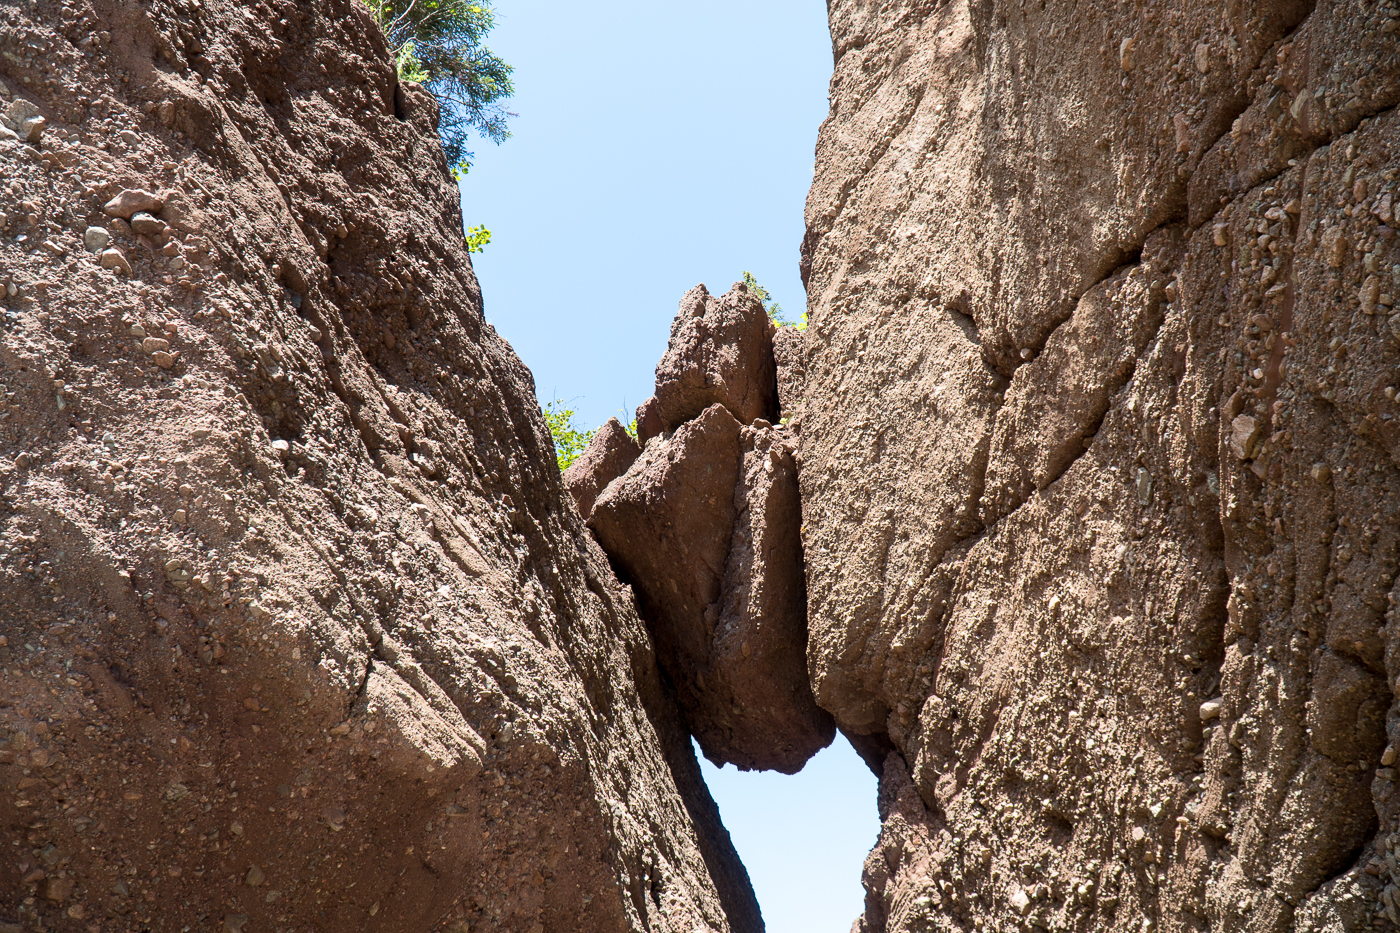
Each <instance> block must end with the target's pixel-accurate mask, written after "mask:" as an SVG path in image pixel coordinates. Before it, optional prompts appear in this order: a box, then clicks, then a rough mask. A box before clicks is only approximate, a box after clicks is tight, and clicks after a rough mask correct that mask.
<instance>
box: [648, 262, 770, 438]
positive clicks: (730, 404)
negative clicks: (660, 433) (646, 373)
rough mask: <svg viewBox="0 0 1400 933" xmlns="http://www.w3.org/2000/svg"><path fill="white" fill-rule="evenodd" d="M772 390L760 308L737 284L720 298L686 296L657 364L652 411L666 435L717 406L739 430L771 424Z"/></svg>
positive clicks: (695, 292) (694, 292)
mask: <svg viewBox="0 0 1400 933" xmlns="http://www.w3.org/2000/svg"><path fill="white" fill-rule="evenodd" d="M776 390H777V383H776V381H775V374H774V366H773V325H772V323H771V322H770V321H769V320H768V313H767V312H766V311H765V310H764V308H763V302H761V301H759V300H758V297H757V296H756V295H754V294H752V293H751V292H750V291H749V290H748V289H747V288H745V287H744V285H743V283H742V282H740V283H735V285H734V287H733V288H731V289H730V290H729V291H728V292H727V293H726V294H725V295H724V296H723V297H722V298H715V297H714V296H712V295H711V294H710V293H709V291H707V290H706V288H705V286H703V285H697V286H695V287H694V288H692V289H691V290H690V291H688V292H686V293H685V297H683V298H682V299H681V303H680V310H679V311H677V313H676V317H675V320H674V321H672V323H671V339H670V342H669V343H668V344H667V347H666V353H665V355H664V356H662V357H661V362H659V363H657V364H656V395H655V399H656V411H657V414H659V415H660V416H661V421H662V423H663V424H664V425H665V426H666V429H667V430H674V429H675V428H677V427H679V426H680V425H681V424H684V423H685V422H687V421H689V420H690V419H692V418H695V417H697V416H698V415H699V414H700V412H702V411H704V410H705V409H706V408H708V407H710V406H711V405H714V404H716V403H718V404H720V405H723V406H724V407H725V408H728V409H729V411H730V414H732V415H733V416H734V417H735V418H737V419H738V420H739V421H740V422H742V423H744V424H750V423H752V422H753V421H754V420H755V419H757V418H770V419H771V418H772V417H773V413H774V409H775V408H776V406H777V398H776ZM643 443H645V441H644V442H643Z"/></svg>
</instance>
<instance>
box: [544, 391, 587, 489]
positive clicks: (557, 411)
mask: <svg viewBox="0 0 1400 933" xmlns="http://www.w3.org/2000/svg"><path fill="white" fill-rule="evenodd" d="M575 414H576V412H575V411H574V410H573V409H572V408H568V407H566V406H565V403H564V400H563V399H555V400H554V401H552V402H548V403H546V404H545V406H544V421H545V424H547V425H549V433H550V436H551V437H553V438H554V459H555V460H556V461H557V462H558V464H559V472H560V473H563V472H564V471H565V470H567V469H568V468H569V466H570V465H571V464H573V462H574V461H575V460H577V459H578V458H579V454H581V453H583V449H584V448H585V447H587V446H588V444H589V442H590V441H592V440H593V435H594V434H597V433H598V432H597V430H596V429H595V430H592V431H580V430H579V429H578V428H576V427H574V415H575Z"/></svg>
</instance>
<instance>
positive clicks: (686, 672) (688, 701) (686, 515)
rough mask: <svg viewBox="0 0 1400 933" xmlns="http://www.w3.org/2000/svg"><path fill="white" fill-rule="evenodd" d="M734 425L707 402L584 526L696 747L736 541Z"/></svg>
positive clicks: (707, 734)
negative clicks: (638, 618)
mask: <svg viewBox="0 0 1400 933" xmlns="http://www.w3.org/2000/svg"><path fill="white" fill-rule="evenodd" d="M739 429H740V425H739V422H737V421H735V420H734V416H733V415H731V414H730V413H729V410H728V409H726V408H725V407H724V406H723V405H712V406H710V407H709V408H707V409H705V411H704V412H703V413H702V414H701V415H700V417H699V418H697V419H695V420H694V421H691V422H688V423H686V424H683V425H681V426H680V427H679V428H677V429H676V431H675V432H674V433H673V434H672V435H671V436H670V437H668V438H665V439H664V440H659V441H653V442H652V443H650V444H648V445H647V447H646V450H644V451H642V455H641V456H640V457H638V458H637V461H636V462H635V463H633V464H632V468H631V469H630V470H628V471H627V473H626V475H624V476H623V477H622V478H621V479H619V480H618V481H617V482H615V483H613V484H611V485H610V486H609V487H608V488H607V489H606V490H604V492H603V494H602V495H601V496H600V497H599V498H598V501H597V503H596V504H595V505H594V507H593V517H592V518H591V519H590V522H589V525H590V527H591V528H592V529H593V531H594V532H595V533H596V534H597V535H598V540H599V542H600V543H601V544H602V545H603V549H604V550H605V551H606V552H607V554H608V556H609V557H610V558H611V559H612V560H613V562H614V563H615V564H616V565H617V566H618V568H619V569H620V570H621V571H622V574H623V578H624V582H627V583H630V584H631V585H632V588H633V589H634V590H636V592H637V595H638V597H639V598H640V603H641V608H642V614H643V616H644V617H645V618H647V619H648V620H649V622H650V626H651V631H652V636H653V638H654V639H655V641H656V650H657V654H658V656H659V658H660V659H661V661H662V667H663V668H664V670H665V671H666V672H667V674H669V675H670V677H671V680H672V681H673V682H674V683H675V685H676V690H677V693H678V695H679V699H680V703H681V706H682V708H683V709H685V711H686V713H685V715H686V721H687V723H688V724H689V725H690V728H691V731H692V732H694V733H695V735H696V737H697V738H698V739H699V740H700V747H701V748H702V749H706V750H709V749H712V748H713V749H718V748H721V747H723V746H722V743H723V738H722V735H720V734H716V733H713V731H712V729H711V727H710V725H709V719H710V717H709V716H708V715H707V714H706V713H705V712H703V711H704V710H706V709H707V708H708V706H709V702H708V701H707V697H708V696H709V692H708V689H707V684H706V681H705V675H706V672H707V671H708V669H709V667H710V643H711V641H712V639H713V633H714V628H715V623H716V621H717V618H718V614H719V608H720V593H721V584H722V582H723V579H724V566H725V562H726V561H727V560H728V558H729V544H730V539H731V538H732V537H733V534H734V486H735V483H737V482H738V479H739V466H740V460H741V456H742V455H741V452H740V449H739Z"/></svg>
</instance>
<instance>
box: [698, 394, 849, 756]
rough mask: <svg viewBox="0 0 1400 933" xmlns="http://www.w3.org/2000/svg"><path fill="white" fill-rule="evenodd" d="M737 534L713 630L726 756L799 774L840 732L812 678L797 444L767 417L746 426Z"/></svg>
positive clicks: (717, 697)
mask: <svg viewBox="0 0 1400 933" xmlns="http://www.w3.org/2000/svg"><path fill="white" fill-rule="evenodd" d="M739 446H740V448H741V450H742V451H743V458H744V459H743V468H742V470H741V472H740V475H739V481H738V483H737V484H736V485H735V487H734V511H735V522H734V537H733V540H732V542H731V544H730V547H729V558H728V561H727V562H726V564H725V569H724V583H723V598H722V606H721V609H720V614H719V623H718V625H716V627H715V630H714V632H713V633H712V635H711V643H712V646H711V649H710V652H711V659H712V660H711V667H710V669H711V671H712V672H713V673H712V677H713V679H714V687H713V690H712V692H713V694H714V696H715V699H714V700H712V701H711V705H712V706H714V707H716V708H717V709H718V714H717V715H716V716H715V718H716V720H718V721H719V723H721V726H720V728H722V729H724V730H725V731H726V732H727V735H728V741H727V742H726V743H725V744H726V753H725V755H724V758H725V760H726V761H730V762H733V763H734V764H735V765H737V766H738V767H740V768H742V769H744V770H750V769H763V770H777V771H782V772H785V773H787V774H794V773H796V772H797V771H798V770H800V769H801V767H802V766H803V765H804V764H806V762H807V759H809V758H811V757H812V756H813V755H814V754H816V753H817V752H818V751H820V750H821V749H823V748H825V747H826V746H827V745H829V744H830V743H831V740H832V738H833V736H834V735H835V733H836V726H835V724H834V723H833V722H832V719H831V714H829V713H827V712H826V711H825V710H823V709H820V708H818V706H817V704H816V701H815V700H814V699H813V697H812V687H811V683H810V681H809V680H808V679H807V586H806V581H805V580H804V578H803V565H802V536H801V526H802V505H801V502H800V501H799V499H798V491H797V462H796V457H795V456H794V454H795V448H796V444H795V442H794V439H793V438H792V437H790V436H789V435H788V434H787V433H786V432H785V431H784V430H783V429H782V428H779V427H773V426H770V425H767V424H766V423H765V422H762V421H759V422H757V423H756V424H755V425H754V426H753V427H744V428H742V429H740V431H739Z"/></svg>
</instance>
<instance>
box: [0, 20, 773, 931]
mask: <svg viewBox="0 0 1400 933" xmlns="http://www.w3.org/2000/svg"><path fill="white" fill-rule="evenodd" d="M0 49H3V50H4V55H3V58H0V95H3V100H0V113H3V114H4V119H3V120H2V121H0V122H3V123H4V128H3V130H0V186H3V192H4V193H3V194H0V229H2V230H3V234H4V236H3V238H0V305H3V312H4V313H3V317H0V389H3V391H2V392H0V403H3V404H0V929H3V930H5V931H10V930H40V929H44V930H63V931H86V930H99V929H100V930H157V931H166V930H182V929H199V930H216V929H217V930H223V931H229V933H236V931H247V933H253V931H266V930H291V929H297V930H313V929H314V930H334V929H343V930H413V931H427V930H439V931H464V930H511V931H535V933H543V931H545V930H549V931H554V930H606V931H632V930H637V931H640V930H664V931H672V933H693V931H695V930H736V931H740V930H742V931H757V930H759V929H761V926H762V923H761V920H760V918H759V915H758V907H757V904H756V902H755V901H754V898H753V894H752V892H751V890H750V888H749V884H748V879H747V877H746V876H745V874H744V870H743V867H742V866H741V865H740V864H739V863H738V860H737V858H736V857H735V855H734V852H733V849H732V847H731V846H730V844H729V838H728V836H727V834H726V833H725V831H724V829H723V827H722V826H721V825H720V824H719V820H718V815H717V813H716V812H715V808H714V805H713V803H712V802H711V801H710V798H709V796H708V794H707V792H706V791H705V788H704V785H703V783H702V782H701V779H700V772H699V768H698V765H697V763H696V759H695V756H694V753H693V752H692V750H691V744H690V738H689V735H688V734H687V731H686V727H685V726H684V724H683V720H682V718H681V716H680V713H679V710H678V709H677V707H676V705H675V703H674V699H673V697H672V694H671V693H670V691H669V689H668V688H667V687H666V686H665V685H664V683H663V680H662V676H661V674H660V672H659V671H658V668H657V666H656V663H655V659H654V656H653V653H652V648H651V639H650V637H649V635H648V633H647V631H646V629H645V627H644V625H643V623H642V621H641V619H640V618H639V617H638V615H637V613H636V611H635V608H634V601H633V598H632V595H631V593H630V592H629V591H628V590H626V589H625V588H624V587H623V586H622V585H621V584H619V582H618V581H617V579H616V578H615V577H614V576H613V574H612V571H611V569H610V568H609V566H608V563H607V560H606V558H605V557H604V555H603V554H602V552H601V551H600V550H599V549H598V547H597V544H596V543H595V542H594V541H593V540H592V539H591V538H590V536H589V534H588V532H587V531H586V529H585V527H584V525H583V519H582V517H581V516H580V515H579V513H578V510H577V509H576V507H575V503H574V501H573V500H572V498H571V496H570V495H569V493H568V492H567V491H566V490H565V488H564V487H563V485H562V483H561V482H560V477H559V472H558V470H557V468H556V466H555V459H554V456H555V455H554V450H553V448H552V445H551V443H550V438H549V434H548V432H547V431H546V428H545V424H544V421H543V420H542V417H541V413H540V410H539V405H538V402H537V401H536V400H535V393H534V385H533V380H532V379H531V376H530V374H529V372H528V371H527V370H526V369H525V367H524V366H523V365H522V364H521V363H520V361H519V360H518V359H517V358H516V356H515V354H514V353H513V351H512V350H511V349H510V347H509V346H508V345H507V344H506V343H505V342H504V341H503V340H502V339H501V338H500V337H498V336H497V335H496V333H495V332H494V331H493V329H492V328H491V327H490V326H489V325H488V324H486V323H485V321H484V320H483V318H482V313H481V307H482V305H481V296H480V291H479V288H478V286H477V281H476V278H475V275H474V274H473V272H472V268H471V263H470V258H469V256H468V254H467V252H466V251H465V249H464V245H463V241H462V218H461V214H460V208H459V193H458V190H457V187H456V185H455V184H454V183H453V180H452V177H451V176H450V175H449V173H448V171H447V165H446V163H445V160H444V157H443V154H442V149H441V146H440V144H439V141H438V136H437V131H436V130H437V126H436V120H437V115H438V112H437V107H436V104H435V102H434V101H433V99H432V97H431V96H430V95H428V94H427V93H426V92H425V91H423V90H422V89H421V88H418V87H417V86H415V85H411V84H402V83H399V82H398V81H397V79H396V77H395V71H394V66H393V59H392V55H391V53H390V50H389V49H388V48H386V46H385V43H384V40H383V38H382V36H381V34H380V32H379V29H378V27H377V26H376V25H375V24H374V23H373V21H372V20H371V19H370V16H369V13H368V12H367V9H366V8H365V7H364V6H363V5H362V4H360V3H358V2H349V0H327V2H321V3H315V4H309V3H302V4H296V3H279V4H275V5H271V4H264V3H257V2H251V3H244V2H231V0H203V2H193V3H184V2H169V0H153V2H144V3H139V4H138V3H118V4H107V3H96V4H94V3H88V2H84V0H77V2H71V3H69V2H65V3H64V4H62V5H61V6H60V5H59V4H58V3H54V2H48V0H43V2H38V3H33V2H28V0H26V2H22V3H9V4H5V5H4V6H3V7H0Z"/></svg>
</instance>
